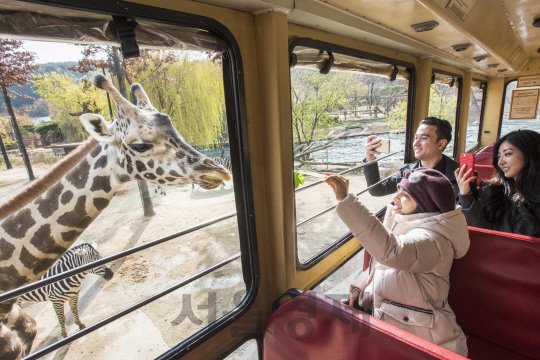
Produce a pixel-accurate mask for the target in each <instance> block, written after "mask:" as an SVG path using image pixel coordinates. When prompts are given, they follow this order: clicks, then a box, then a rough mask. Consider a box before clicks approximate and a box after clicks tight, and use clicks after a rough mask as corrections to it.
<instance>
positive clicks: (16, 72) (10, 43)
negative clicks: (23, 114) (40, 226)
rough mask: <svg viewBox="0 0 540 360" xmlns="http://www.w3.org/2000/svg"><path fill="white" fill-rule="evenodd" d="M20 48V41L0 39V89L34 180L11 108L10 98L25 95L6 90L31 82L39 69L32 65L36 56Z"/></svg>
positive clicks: (30, 176) (22, 153)
mask: <svg viewBox="0 0 540 360" xmlns="http://www.w3.org/2000/svg"><path fill="white" fill-rule="evenodd" d="M21 46H22V41H20V40H10V39H0V88H1V90H2V95H3V96H4V101H5V105H6V107H7V110H8V113H9V115H10V117H11V123H12V126H13V132H14V133H15V138H16V139H17V143H18V145H19V150H20V151H21V155H22V158H23V161H24V164H25V166H26V171H27V172H28V178H29V179H30V180H34V173H33V171H32V166H31V165H30V159H28V154H27V153H26V148H25V147H24V143H23V139H22V136H21V132H20V130H19V126H18V125H17V119H16V118H15V112H14V111H13V107H12V106H11V97H24V96H25V95H21V94H18V93H17V92H15V91H14V90H13V89H8V88H9V87H10V86H13V85H16V86H18V87H22V86H23V85H26V84H27V83H28V82H30V80H31V77H30V75H31V74H32V73H33V72H34V71H36V70H37V69H38V68H39V65H36V64H34V59H35V57H36V55H35V54H34V53H30V52H28V51H18V49H19V48H20V47H21ZM26 96H27V95H26Z"/></svg>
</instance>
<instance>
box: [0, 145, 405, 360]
mask: <svg viewBox="0 0 540 360" xmlns="http://www.w3.org/2000/svg"><path fill="white" fill-rule="evenodd" d="M400 152H403V150H400V151H396V152H393V153H391V154H388V155H385V156H383V157H381V158H378V159H375V160H373V161H369V162H367V163H364V164H361V165H358V166H355V167H353V168H350V169H347V170H345V171H343V172H341V173H339V174H340V175H343V174H346V173H349V172H351V171H355V170H358V169H360V168H363V167H365V166H368V165H370V164H373V163H376V162H379V161H381V160H383V159H386V158H388V157H390V156H392V155H395V154H398V153H400ZM386 179H388V178H385V179H383V180H381V181H379V182H377V183H376V184H373V185H372V186H370V187H368V188H366V189H364V190H362V191H360V192H359V193H358V194H357V195H360V194H362V193H364V192H366V191H369V190H370V189H372V188H373V187H375V186H377V185H379V184H380V183H381V182H383V181H384V180H386ZM322 183H323V181H322V180H320V181H316V182H314V183H312V184H309V185H307V186H304V187H302V188H300V189H296V190H295V191H296V192H299V191H303V190H306V189H307V188H310V187H313V186H316V185H319V184H322ZM336 206H337V205H334V206H332V207H330V208H328V209H326V210H324V211H323V212H321V213H318V214H316V215H314V216H312V217H311V218H309V219H307V220H305V221H302V222H301V223H298V224H297V226H301V225H303V224H305V223H307V222H309V221H311V220H314V219H316V218H318V217H319V216H321V215H323V214H325V213H327V212H328V211H330V210H332V209H334V208H335V207H336ZM236 215H237V212H236V211H235V212H231V213H228V214H225V215H222V216H220V217H217V218H214V219H211V220H208V221H205V222H202V223H200V224H198V225H196V226H192V227H189V228H187V229H184V230H181V231H178V232H176V233H173V234H170V235H167V236H165V237H162V238H159V239H156V240H153V241H150V242H148V243H146V244H142V245H139V246H135V247H133V248H131V249H128V250H125V251H121V252H119V253H116V254H114V255H111V256H107V257H105V258H102V259H100V260H96V261H93V262H91V263H89V264H86V265H83V266H79V267H77V268H75V269H71V270H68V271H66V272H63V273H60V274H57V275H54V276H51V277H49V278H46V279H42V280H38V281H36V282H34V283H32V284H28V285H25V286H22V287H19V288H17V289H14V290H10V291H7V292H5V293H3V294H0V302H3V301H6V300H9V299H12V298H15V297H18V296H21V295H23V294H25V293H27V292H29V291H32V290H35V289H38V288H41V287H43V286H46V285H49V284H52V283H55V282H57V281H60V280H63V279H66V278H68V277H71V276H73V275H76V274H79V273H81V272H84V271H88V270H90V269H93V268H95V267H98V266H101V265H103V264H106V263H109V262H112V261H115V260H118V259H121V258H124V257H126V256H129V255H132V254H134V253H137V252H139V251H142V250H146V249H148V248H151V247H154V246H157V245H160V244H162V243H165V242H167V241H170V240H173V239H176V238H178V237H181V236H183V235H187V234H189V233H192V232H194V231H197V230H201V229H204V228H206V227H208V226H210V225H213V224H216V223H218V222H221V221H224V220H226V219H229V218H232V217H234V216H236ZM240 256H241V254H240V253H238V254H236V255H234V256H232V257H230V258H228V259H226V260H224V261H222V262H220V263H218V264H216V265H214V266H212V267H210V268H208V269H206V270H204V271H202V272H200V273H198V274H196V275H194V276H192V277H190V278H188V279H186V280H183V281H181V282H180V283H178V284H176V285H174V286H171V287H169V288H167V289H165V290H163V291H160V292H158V293H156V294H154V295H152V296H149V297H148V298H146V299H144V300H142V301H140V302H138V303H136V304H134V305H131V306H129V307H127V308H125V309H123V310H121V311H119V312H117V313H115V314H113V315H111V316H109V317H107V318H105V319H103V320H100V321H98V322H97V323H94V324H92V325H90V326H88V327H86V328H84V329H81V330H79V331H78V332H76V333H74V334H72V335H70V336H68V337H66V338H64V339H62V340H59V341H57V342H55V343H53V344H51V345H49V346H47V347H45V348H43V349H41V350H38V351H36V352H35V353H32V354H30V355H28V356H27V357H25V358H24V359H23V360H33V359H38V358H39V357H42V356H44V355H46V354H48V353H50V352H52V351H54V350H57V349H58V348H60V347H62V346H64V345H66V344H68V343H70V342H72V341H75V340H77V339H79V338H81V337H83V336H85V335H87V334H89V333H91V332H93V331H96V330H98V329H99V328H101V327H103V326H105V325H107V324H109V323H111V322H113V321H115V320H117V319H119V318H121V317H123V316H125V315H127V314H129V313H131V312H133V311H135V310H137V309H139V308H141V307H143V306H145V305H147V304H149V303H151V302H153V301H155V300H157V299H159V298H161V297H163V296H165V295H167V294H169V293H171V292H173V291H175V290H177V289H179V288H181V287H183V286H185V285H187V284H189V283H191V282H193V281H195V280H197V279H199V278H201V277H203V276H205V275H207V274H209V273H211V272H212V271H215V270H217V269H219V268H221V267H223V266H225V265H227V264H229V263H231V262H232V261H234V260H236V259H238V258H240Z"/></svg>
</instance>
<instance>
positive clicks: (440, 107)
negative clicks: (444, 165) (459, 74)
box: [429, 74, 459, 158]
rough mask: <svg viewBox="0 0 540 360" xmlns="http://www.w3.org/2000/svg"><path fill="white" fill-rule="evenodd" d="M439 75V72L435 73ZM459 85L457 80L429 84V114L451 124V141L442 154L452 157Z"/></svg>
mask: <svg viewBox="0 0 540 360" xmlns="http://www.w3.org/2000/svg"><path fill="white" fill-rule="evenodd" d="M437 75H439V74H437ZM458 93H459V87H458V82H457V80H455V81H451V82H450V83H442V82H436V83H435V84H432V85H431V90H430V95H429V116H434V117H437V118H439V119H443V120H448V121H449V122H450V124H451V125H452V141H450V142H449V143H448V145H446V148H445V149H444V152H443V154H445V155H447V156H449V157H451V158H452V157H453V156H454V155H453V154H454V144H455V141H456V139H455V129H456V111H457V105H458V104H457V103H458V101H457V100H458Z"/></svg>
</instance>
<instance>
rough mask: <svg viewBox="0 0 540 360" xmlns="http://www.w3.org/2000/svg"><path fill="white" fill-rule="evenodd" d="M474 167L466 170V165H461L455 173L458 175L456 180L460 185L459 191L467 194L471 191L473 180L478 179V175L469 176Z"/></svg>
mask: <svg viewBox="0 0 540 360" xmlns="http://www.w3.org/2000/svg"><path fill="white" fill-rule="evenodd" d="M471 171H473V169H469V170H467V171H466V172H465V165H462V166H460V167H459V168H458V169H456V171H455V172H454V174H455V175H456V182H457V184H458V187H459V193H460V194H461V195H466V194H468V193H470V192H471V184H470V183H471V181H474V180H476V176H473V177H471V178H467V177H468V176H469V174H470V173H471Z"/></svg>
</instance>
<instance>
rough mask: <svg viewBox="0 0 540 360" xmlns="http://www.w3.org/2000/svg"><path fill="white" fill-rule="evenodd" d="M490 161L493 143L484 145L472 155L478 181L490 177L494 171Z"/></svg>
mask: <svg viewBox="0 0 540 360" xmlns="http://www.w3.org/2000/svg"><path fill="white" fill-rule="evenodd" d="M492 161H493V144H491V145H489V146H486V147H485V148H483V149H482V150H480V151H479V152H477V153H476V154H475V155H474V169H475V170H476V171H477V172H478V183H480V182H481V181H486V180H489V179H491V177H492V176H493V174H494V173H495V168H494V167H493V165H492Z"/></svg>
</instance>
